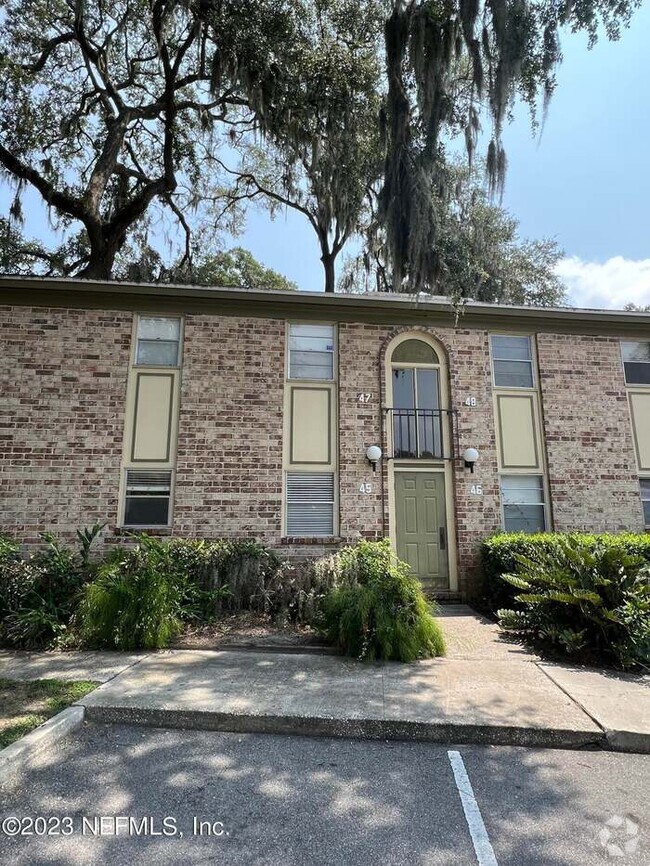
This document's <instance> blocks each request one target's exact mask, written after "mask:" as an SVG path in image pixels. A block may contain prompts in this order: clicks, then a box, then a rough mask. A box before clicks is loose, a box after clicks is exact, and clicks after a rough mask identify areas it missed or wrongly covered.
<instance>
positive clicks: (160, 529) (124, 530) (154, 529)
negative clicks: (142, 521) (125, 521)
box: [113, 526, 172, 535]
mask: <svg viewBox="0 0 650 866" xmlns="http://www.w3.org/2000/svg"><path fill="white" fill-rule="evenodd" d="M143 532H145V533H146V534H147V535H171V534H172V528H171V526H116V527H115V529H114V530H113V535H140V534H141V533H143Z"/></svg>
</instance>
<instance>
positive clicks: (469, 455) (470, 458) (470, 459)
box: [463, 448, 479, 472]
mask: <svg viewBox="0 0 650 866" xmlns="http://www.w3.org/2000/svg"><path fill="white" fill-rule="evenodd" d="M478 458H479V453H478V451H477V450H476V448H466V449H465V450H464V451H463V460H464V461H465V467H466V468H467V469H469V471H470V472H473V471H474V464H475V463H476V461H477V460H478Z"/></svg>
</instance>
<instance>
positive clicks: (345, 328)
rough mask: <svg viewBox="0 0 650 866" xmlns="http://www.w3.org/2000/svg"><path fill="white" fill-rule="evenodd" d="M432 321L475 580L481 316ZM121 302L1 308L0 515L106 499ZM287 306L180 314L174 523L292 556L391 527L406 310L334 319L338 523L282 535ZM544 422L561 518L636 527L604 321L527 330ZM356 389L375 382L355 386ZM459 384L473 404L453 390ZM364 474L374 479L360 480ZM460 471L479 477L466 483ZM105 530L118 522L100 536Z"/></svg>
mask: <svg viewBox="0 0 650 866" xmlns="http://www.w3.org/2000/svg"><path fill="white" fill-rule="evenodd" d="M462 324H463V323H462V319H461V321H460V327H459V328H457V329H452V328H440V329H435V330H427V333H430V334H431V335H432V336H434V337H436V338H437V340H438V341H439V342H440V343H441V344H442V345H443V346H444V347H446V349H447V354H448V365H449V379H450V385H451V408H454V409H456V410H458V414H457V416H456V419H455V425H454V429H455V433H456V439H455V443H454V444H455V453H456V454H461V453H462V451H463V450H464V449H465V448H466V447H468V446H473V447H476V448H478V450H479V451H480V454H481V456H480V459H479V462H478V463H477V465H476V469H475V472H474V474H473V475H472V474H470V473H469V471H468V470H467V469H465V468H464V466H463V465H462V460H458V459H457V460H455V461H454V466H453V472H454V476H455V482H454V487H455V516H456V540H457V547H458V565H459V580H460V588H461V590H462V591H464V592H465V593H466V594H471V592H472V587H473V586H474V585H475V580H476V574H477V572H476V569H477V549H478V544H479V542H480V540H481V538H482V537H483V536H485V535H486V534H487V533H489V532H492V531H493V530H494V529H496V528H498V527H499V526H500V521H501V517H500V503H499V491H498V474H497V459H496V444H495V427H494V417H493V405H492V388H491V377H490V362H489V350H488V334H487V332H486V331H479V330H469V329H466V328H463V326H462ZM131 327H132V315H131V314H130V313H123V312H110V311H92V310H88V311H78V310H59V309H31V308H21V309H9V308H6V307H3V308H0V335H1V339H2V354H1V357H0V395H1V401H2V402H1V407H0V409H1V411H0V527H1V528H2V529H3V530H5V531H9V532H12V533H14V534H17V535H19V536H20V537H22V538H23V540H27V541H35V540H36V537H37V534H38V532H39V531H42V530H44V529H52V530H54V531H57V532H62V533H64V534H67V535H71V534H72V533H74V530H75V529H76V528H77V527H79V526H83V525H88V524H91V523H93V522H95V521H102V522H103V521H105V520H108V521H109V523H110V524H111V525H112V524H114V522H115V519H116V516H117V510H118V490H119V476H120V465H121V454H122V437H123V423H124V401H125V394H126V382H127V374H128V365H129V348H130V340H131ZM285 328H286V325H285V323H284V322H283V321H278V320H271V319H254V318H242V317H231V318H223V319H218V318H216V317H213V316H201V315H188V316H187V317H186V320H185V338H184V353H183V369H182V373H181V406H180V419H179V434H178V457H177V480H176V491H175V494H176V495H175V504H174V524H173V533H174V534H182V535H194V536H201V535H204V536H208V537H213V538H214V537H257V538H259V539H261V540H263V541H265V542H267V543H268V544H270V545H272V546H274V547H279V548H281V549H282V551H283V553H284V554H286V555H291V556H294V557H295V556H304V555H310V556H317V555H322V554H323V553H325V552H327V551H328V550H331V549H333V548H335V547H336V546H337V545H338V544H341V543H343V542H345V541H352V540H354V539H356V538H358V537H366V538H378V537H381V536H382V535H383V534H384V533H387V532H388V491H387V477H388V472H387V461H386V460H384V461H382V466H381V469H380V471H378V472H377V473H373V471H372V469H371V468H370V466H369V465H368V463H367V461H366V458H365V451H366V448H367V447H368V445H372V444H379V445H381V447H382V449H383V450H384V453H386V449H387V442H386V438H385V424H384V423H383V422H384V411H383V409H384V407H385V405H386V390H385V354H386V348H387V346H388V344H389V343H390V341H391V340H392V339H393V337H394V336H396V335H397V334H399V333H400V332H401V331H404V330H408V331H414V330H417V329H413V328H408V329H406V328H392V327H389V326H379V325H368V324H347V323H345V324H341V325H340V326H339V339H338V345H339V349H338V370H339V399H338V406H339V431H340V432H339V480H340V490H339V495H340V501H339V512H340V540H338V541H332V542H329V543H328V542H323V541H322V540H319V541H317V542H316V543H314V544H306V543H302V542H300V543H292V544H291V545H287V544H283V542H282V539H281V514H282V432H283V400H284V374H285V371H284V364H285ZM537 343H538V355H539V367H540V380H541V396H542V402H543V426H544V433H545V438H546V451H547V458H548V467H549V479H550V487H551V493H552V507H553V514H554V519H555V528H556V529H581V528H588V529H595V530H617V529H634V530H642V528H643V526H642V513H641V504H640V499H639V492H638V482H637V475H636V468H635V463H634V453H633V446H632V436H631V427H630V420H629V413H628V408H627V402H626V395H625V386H624V383H623V374H622V370H621V362H620V354H619V346H618V341H617V340H615V339H604V338H591V337H576V336H557V335H539V337H538V339H537ZM360 393H364V394H366V393H367V394H370V395H371V397H370V400H369V401H368V402H367V403H366V402H360V401H359V400H358V395H359V394H360ZM468 397H474V398H475V399H476V406H474V407H469V406H466V405H465V400H466V398H468ZM366 483H369V484H371V485H372V489H371V492H370V493H362V492H360V489H359V488H360V485H361V484H366ZM472 485H480V486H481V487H482V494H481V495H472V493H471V487H472ZM111 538H112V536H111Z"/></svg>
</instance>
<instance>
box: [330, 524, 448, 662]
mask: <svg viewBox="0 0 650 866" xmlns="http://www.w3.org/2000/svg"><path fill="white" fill-rule="evenodd" d="M330 568H331V569H332V571H333V573H334V574H335V575H336V578H335V580H336V584H337V585H336V586H335V587H334V589H332V590H331V591H330V593H329V594H328V595H327V596H326V597H325V600H324V614H323V622H322V627H323V629H324V631H325V633H326V634H327V636H328V638H329V640H330V641H331V642H332V643H334V644H335V645H336V646H338V647H339V648H340V649H341V650H342V651H343V652H344V653H345V654H346V655H350V656H354V657H356V658H359V659H362V660H364V661H366V660H373V659H385V660H394V661H402V662H411V661H415V660H416V659H418V658H426V657H431V656H438V655H443V654H444V651H445V645H444V639H443V637H442V632H441V631H440V628H439V626H438V624H437V623H436V621H435V619H434V618H433V616H432V613H431V608H430V606H429V604H428V603H427V600H426V598H425V597H424V594H423V592H422V587H421V585H420V583H419V581H418V580H417V578H416V577H414V576H413V575H412V574H411V573H410V570H409V567H408V565H406V563H404V562H401V561H400V560H399V559H397V557H396V556H395V554H394V553H393V551H392V549H391V546H390V542H388V541H379V542H369V541H362V542H359V544H357V545H355V546H354V547H347V548H344V549H343V550H342V551H341V552H340V553H339V554H337V555H336V556H334V557H332V559H331V561H330Z"/></svg>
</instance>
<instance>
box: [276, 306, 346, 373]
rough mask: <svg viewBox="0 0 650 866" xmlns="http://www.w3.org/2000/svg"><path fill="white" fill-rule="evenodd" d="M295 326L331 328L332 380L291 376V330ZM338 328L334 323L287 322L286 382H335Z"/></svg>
mask: <svg viewBox="0 0 650 866" xmlns="http://www.w3.org/2000/svg"><path fill="white" fill-rule="evenodd" d="M294 325H297V326H298V327H302V326H309V325H313V326H314V327H321V328H331V329H332V378H331V379H305V378H302V377H297V376H292V375H291V352H292V349H291V348H290V347H291V328H292V327H293V326H294ZM337 356H338V327H337V325H336V323H335V322H303V321H289V322H287V329H286V358H285V371H286V379H287V382H336V380H337V376H338V363H337V362H338V357H337Z"/></svg>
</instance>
